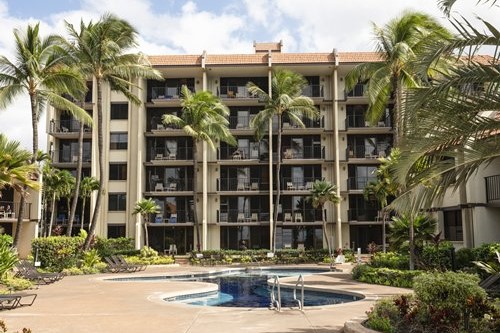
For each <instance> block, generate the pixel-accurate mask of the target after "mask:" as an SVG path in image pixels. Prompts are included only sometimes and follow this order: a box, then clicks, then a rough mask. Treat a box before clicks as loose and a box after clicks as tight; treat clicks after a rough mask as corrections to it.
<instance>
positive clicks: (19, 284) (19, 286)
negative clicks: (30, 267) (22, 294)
mask: <svg viewBox="0 0 500 333" xmlns="http://www.w3.org/2000/svg"><path fill="white" fill-rule="evenodd" d="M0 283H1V284H3V285H4V286H5V288H6V289H7V290H9V291H20V290H26V289H31V288H33V283H32V282H31V281H30V280H27V279H23V278H18V277H15V276H14V275H12V274H6V275H5V276H4V277H3V279H2V280H0Z"/></svg>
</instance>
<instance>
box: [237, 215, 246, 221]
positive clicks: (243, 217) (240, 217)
mask: <svg viewBox="0 0 500 333" xmlns="http://www.w3.org/2000/svg"><path fill="white" fill-rule="evenodd" d="M236 222H245V214H244V213H238V217H237V219H236Z"/></svg>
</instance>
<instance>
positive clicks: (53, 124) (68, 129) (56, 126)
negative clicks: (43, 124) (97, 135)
mask: <svg viewBox="0 0 500 333" xmlns="http://www.w3.org/2000/svg"><path fill="white" fill-rule="evenodd" d="M83 130H84V131H85V132H90V131H91V127H89V126H87V125H84V126H83ZM75 132H76V133H78V132H80V122H79V121H78V120H74V119H68V120H61V121H55V120H54V119H52V120H51V121H50V124H49V133H75Z"/></svg>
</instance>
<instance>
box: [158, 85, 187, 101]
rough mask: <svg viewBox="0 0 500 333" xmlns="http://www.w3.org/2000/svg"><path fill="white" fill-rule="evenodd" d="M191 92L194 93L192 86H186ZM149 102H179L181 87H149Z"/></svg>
mask: <svg viewBox="0 0 500 333" xmlns="http://www.w3.org/2000/svg"><path fill="white" fill-rule="evenodd" d="M187 87H188V89H189V90H191V92H193V93H194V92H195V90H194V86H187ZM150 89H151V90H150V91H151V101H153V102H161V101H168V100H179V98H180V97H181V87H177V86H176V87H151V88H150Z"/></svg>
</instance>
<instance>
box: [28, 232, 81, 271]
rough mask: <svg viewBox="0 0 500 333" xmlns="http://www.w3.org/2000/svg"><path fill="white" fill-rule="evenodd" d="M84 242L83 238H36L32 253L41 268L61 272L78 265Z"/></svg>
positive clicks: (32, 244) (32, 245)
mask: <svg viewBox="0 0 500 333" xmlns="http://www.w3.org/2000/svg"><path fill="white" fill-rule="evenodd" d="M84 241H85V239H84V238H82V237H66V236H52V237H45V238H36V239H34V240H33V241H32V243H31V251H32V254H33V257H34V258H35V259H36V260H38V261H40V262H41V267H43V268H45V269H47V270H50V271H58V272H60V271H62V270H63V269H65V268H69V267H73V266H75V265H76V263H77V261H78V259H80V257H81V253H82V248H83V243H84Z"/></svg>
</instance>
